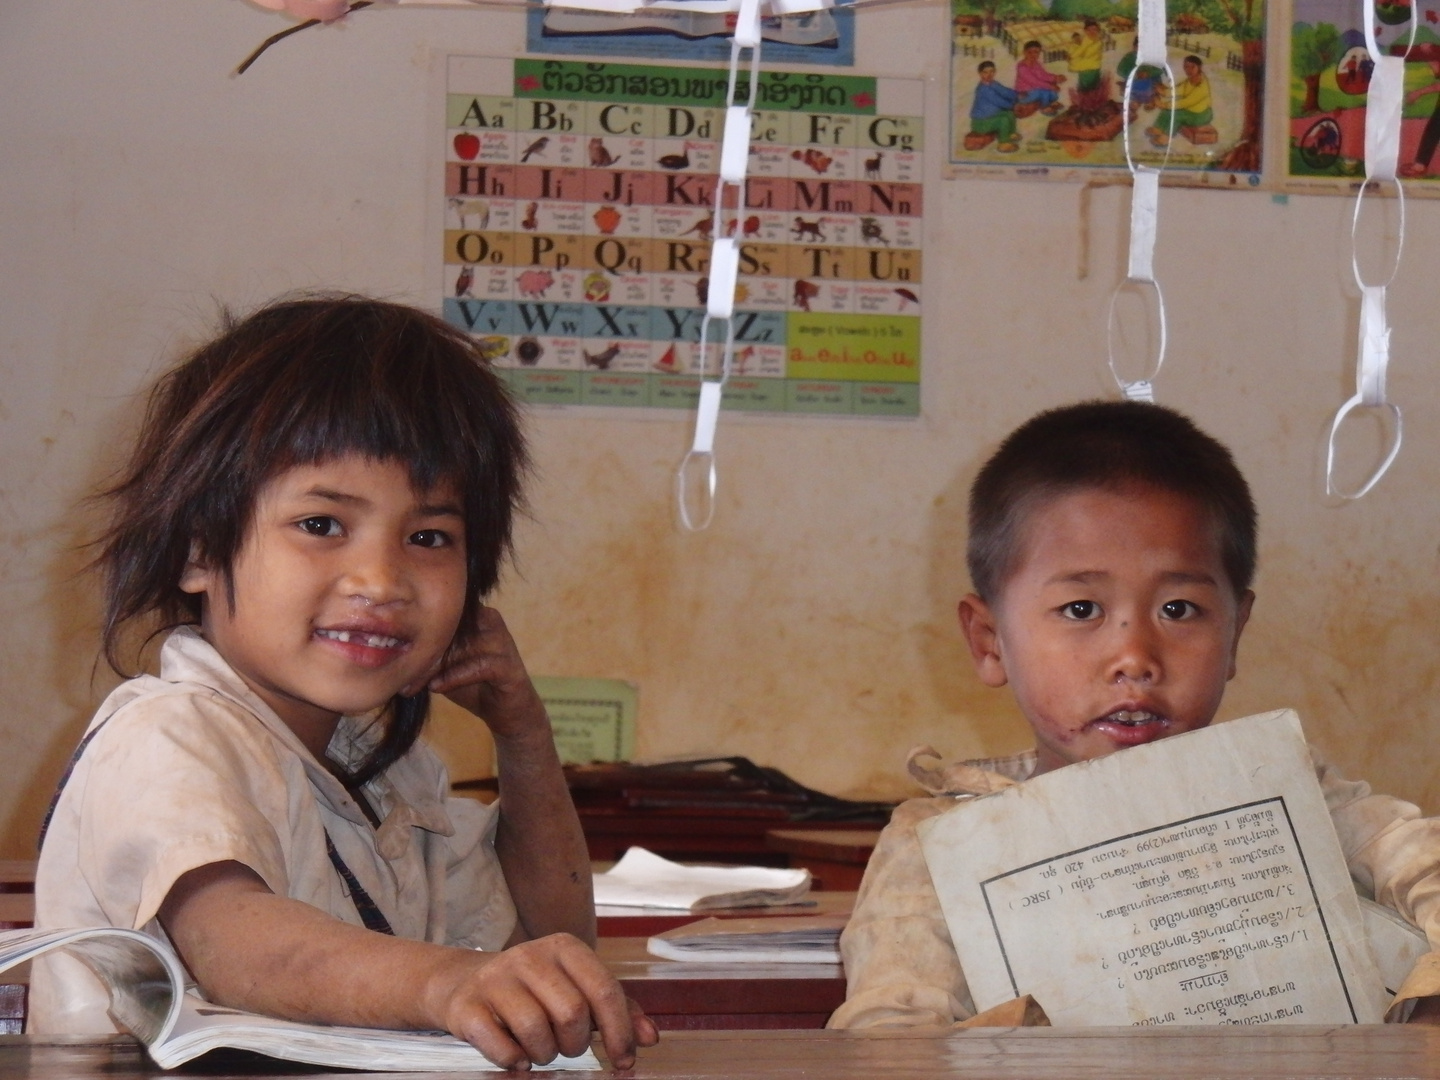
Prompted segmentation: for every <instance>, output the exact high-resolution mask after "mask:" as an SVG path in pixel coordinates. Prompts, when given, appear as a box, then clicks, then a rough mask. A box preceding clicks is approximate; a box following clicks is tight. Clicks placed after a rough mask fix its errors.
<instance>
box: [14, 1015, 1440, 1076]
mask: <svg viewBox="0 0 1440 1080" xmlns="http://www.w3.org/2000/svg"><path fill="white" fill-rule="evenodd" d="M199 1071H200V1070H198V1069H197V1070H193V1071H192V1070H187V1069H185V1068H181V1069H179V1070H175V1071H174V1072H170V1073H166V1072H162V1071H161V1070H159V1069H157V1068H155V1067H154V1066H153V1065H151V1064H150V1063H149V1061H148V1060H147V1059H146V1058H145V1056H144V1054H143V1053H142V1052H141V1050H140V1048H139V1046H138V1044H136V1043H135V1042H134V1041H133V1040H130V1039H128V1038H125V1037H121V1036H117V1037H114V1038H111V1039H107V1040H98V1041H96V1040H81V1039H74V1038H72V1039H37V1038H34V1037H30V1036H22V1035H12V1036H0V1076H5V1077H6V1078H7V1080H8V1078H13V1080H100V1078H102V1077H103V1078H105V1080H117V1078H119V1080H123V1078H127V1077H153V1078H157V1080H158V1078H160V1077H165V1076H176V1075H180V1076H184V1075H196V1074H197V1073H198V1072H199ZM203 1075H205V1076H208V1077H211V1078H212V1080H227V1078H237V1080H238V1078H239V1077H254V1076H275V1077H279V1076H307V1077H311V1078H314V1077H320V1076H327V1075H336V1076H345V1077H351V1078H359V1077H363V1076H375V1077H386V1078H388V1080H394V1078H395V1077H396V1075H397V1074H395V1073H385V1074H366V1073H355V1072H347V1073H338V1074H327V1073H324V1072H323V1071H317V1070H315V1069H312V1068H309V1067H305V1066H298V1067H292V1066H287V1065H285V1064H284V1063H275V1064H274V1065H273V1066H272V1065H270V1064H269V1063H264V1064H257V1061H256V1059H233V1060H222V1061H216V1062H214V1063H208V1064H207V1066H206V1067H205V1068H204V1070H203ZM407 1075H408V1076H410V1077H414V1078H416V1080H421V1078H422V1077H434V1078H436V1080H439V1078H441V1077H444V1078H445V1080H453V1078H454V1077H455V1075H456V1074H454V1073H428V1074H421V1073H410V1074H407ZM550 1075H554V1076H556V1077H589V1078H590V1080H595V1078H597V1077H602V1076H604V1077H615V1076H617V1075H623V1076H624V1077H625V1078H626V1080H813V1078H815V1077H825V1078H826V1080H916V1078H925V1080H931V1078H936V1080H942V1078H946V1077H954V1078H956V1080H962V1078H963V1080H1161V1078H1165V1080H1202V1078H1203V1080H1241V1078H1247V1080H1282V1078H1284V1080H1291V1078H1296V1077H1306V1078H1312V1080H1340V1078H1342V1077H1344V1078H1347V1080H1381V1078H1386V1077H1389V1078H1394V1077H1420V1078H1440V1028H1425V1027H1410V1026H1388V1025H1375V1026H1368V1027H1319V1026H1316V1027H1279V1026H1276V1027H1264V1028H1260V1027H1220V1028H1199V1027H1189V1028H1185V1027H1165V1028H1068V1029H1056V1028H1029V1029H1025V1030H1018V1031H1017V1030H1009V1029H998V1028H996V1029H976V1030H972V1031H965V1032H959V1033H955V1034H950V1035H934V1034H919V1033H912V1032H893V1033H883V1034H882V1033H869V1032H839V1031H814V1032H788V1031H780V1032H741V1031H733V1032H722V1031H686V1032H672V1033H668V1034H666V1035H664V1036H663V1037H662V1039H661V1042H660V1045H659V1046H655V1047H652V1048H650V1049H649V1050H642V1051H641V1052H640V1060H639V1062H638V1064H637V1065H636V1067H635V1068H634V1069H633V1070H632V1071H630V1072H627V1073H624V1074H616V1073H613V1072H610V1071H604V1072H600V1073H594V1072H589V1073H586V1072H564V1073H558V1072H557V1073H553V1074H550Z"/></svg>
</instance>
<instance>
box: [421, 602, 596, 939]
mask: <svg viewBox="0 0 1440 1080" xmlns="http://www.w3.org/2000/svg"><path fill="white" fill-rule="evenodd" d="M476 621H477V624H478V625H477V631H476V634H475V635H474V637H473V639H472V642H471V644H470V645H469V646H468V647H467V648H466V649H465V650H464V652H462V653H461V654H459V655H458V656H456V657H453V658H451V661H450V663H449V664H447V666H446V667H445V668H444V669H443V670H442V671H441V672H440V673H439V674H437V675H436V676H434V677H433V678H432V679H431V680H430V682H429V688H430V690H432V691H434V692H438V693H443V694H446V695H447V696H448V697H450V699H451V700H453V701H454V702H455V703H456V704H458V705H460V706H461V707H463V708H465V709H468V710H469V711H470V712H472V713H474V714H475V715H476V716H479V717H480V718H481V719H483V720H484V721H485V723H486V724H487V725H488V726H489V728H490V731H491V733H492V734H493V735H494V738H495V756H496V766H497V771H498V773H499V776H500V793H501V797H500V824H499V828H498V830H497V832H496V837H495V850H496V853H497V854H498V855H499V857H500V866H501V869H502V870H503V871H504V873H505V882H506V884H507V885H508V886H509V889H510V895H511V896H512V897H513V899H514V900H515V908H516V911H517V912H518V913H519V916H520V927H519V928H518V929H517V932H516V933H517V937H516V939H515V940H519V941H524V940H527V939H529V938H538V937H543V936H545V935H546V934H554V933H567V934H573V935H574V936H575V937H577V938H579V939H580V940H582V941H584V942H587V943H588V944H591V945H593V944H594V943H595V903H594V890H593V885H592V882H591V877H590V855H589V851H588V849H587V848H586V845H585V834H584V832H583V831H582V830H581V828H580V818H579V816H578V815H577V814H576V813H575V804H574V803H573V802H572V801H571V799H570V792H569V789H568V788H567V787H566V785H565V775H564V773H563V771H562V770H561V768H560V757H559V754H558V753H557V752H556V750H555V737H554V735H553V734H552V732H551V728H550V720H549V718H548V717H547V716H546V714H545V705H544V703H543V702H542V701H541V700H540V695H539V694H538V693H536V691H535V686H534V684H533V683H531V681H530V676H529V675H528V674H527V673H526V671H525V664H524V662H523V661H522V660H521V659H520V653H519V650H518V649H517V648H516V647H515V642H514V639H513V638H511V636H510V632H509V630H507V629H506V627H505V621H504V619H502V618H501V616H500V613H499V612H498V611H496V610H495V609H494V608H490V607H482V608H481V609H480V612H479V614H478V616H477V620H476Z"/></svg>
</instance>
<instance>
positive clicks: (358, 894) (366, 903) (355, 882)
mask: <svg viewBox="0 0 1440 1080" xmlns="http://www.w3.org/2000/svg"><path fill="white" fill-rule="evenodd" d="M325 854H326V855H329V856H330V865H331V866H333V867H335V872H336V873H337V874H339V875H340V880H341V881H343V882H345V885H346V886H347V887H348V888H349V890H350V900H351V902H352V903H353V904H354V905H355V910H356V911H358V912H359V913H360V921H361V922H362V923H364V924H365V929H366V930H374V931H375V932H376V933H377V934H389V935H390V936H391V937H394V936H395V931H394V930H393V929H391V927H390V920H389V919H387V918H385V913H384V912H383V911H381V910H380V905H379V904H377V903H375V901H374V899H372V898H371V896H370V894H369V893H368V892H366V891H365V886H364V885H361V884H360V879H359V878H357V877H356V876H355V872H354V871H353V870H351V869H350V867H348V866H346V865H345V860H344V859H342V858H340V852H338V851H336V850H335V841H333V840H331V839H330V830H329V829H326V830H325Z"/></svg>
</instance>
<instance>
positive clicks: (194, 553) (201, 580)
mask: <svg viewBox="0 0 1440 1080" xmlns="http://www.w3.org/2000/svg"><path fill="white" fill-rule="evenodd" d="M214 583H215V576H214V574H212V573H211V572H210V568H209V567H208V566H207V565H205V564H204V563H203V562H201V561H200V546H199V545H198V544H196V543H195V542H194V541H193V540H192V541H191V543H190V554H189V556H188V557H187V558H186V560H185V569H184V570H182V571H181V572H180V591H181V592H187V593H203V592H209V591H210V587H211V586H212V585H213V584H214Z"/></svg>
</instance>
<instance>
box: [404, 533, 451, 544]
mask: <svg viewBox="0 0 1440 1080" xmlns="http://www.w3.org/2000/svg"><path fill="white" fill-rule="evenodd" d="M410 543H412V544H414V545H415V546H416V547H425V548H442V547H449V546H450V544H451V543H452V541H451V539H450V534H449V533H447V532H445V530H443V529H421V530H420V531H419V532H417V533H411V534H410Z"/></svg>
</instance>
